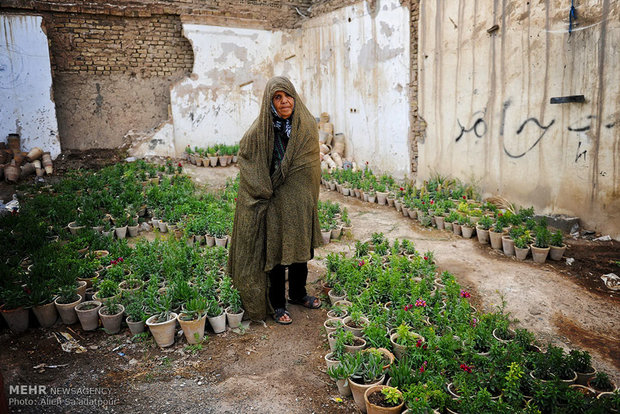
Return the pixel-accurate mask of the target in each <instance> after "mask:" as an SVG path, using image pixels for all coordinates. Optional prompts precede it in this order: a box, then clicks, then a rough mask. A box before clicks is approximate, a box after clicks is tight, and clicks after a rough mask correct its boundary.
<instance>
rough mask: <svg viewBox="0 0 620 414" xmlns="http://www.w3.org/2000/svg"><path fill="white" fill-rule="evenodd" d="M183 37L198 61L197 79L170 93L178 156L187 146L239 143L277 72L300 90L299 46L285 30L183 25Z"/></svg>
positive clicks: (195, 68) (186, 82)
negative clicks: (297, 59) (297, 60)
mask: <svg viewBox="0 0 620 414" xmlns="http://www.w3.org/2000/svg"><path fill="white" fill-rule="evenodd" d="M183 33H184V35H185V36H186V37H187V38H188V39H189V40H190V42H191V44H192V47H193V49H194V55H195V60H194V62H195V63H194V68H193V72H192V75H191V76H190V77H189V78H185V79H184V80H182V81H181V82H179V83H177V84H176V85H175V86H174V87H173V88H172V91H171V102H172V120H173V123H174V138H175V147H176V150H177V154H180V153H182V151H183V150H184V149H185V147H186V146H187V145H190V146H191V147H192V148H193V147H194V146H199V147H206V146H208V145H212V144H216V143H224V144H229V145H230V144H234V143H237V142H239V141H240V140H241V138H242V137H243V134H244V133H245V131H246V130H247V129H248V128H249V126H250V125H251V124H252V122H253V121H254V120H255V119H256V117H257V116H258V111H259V108H260V101H261V98H262V94H263V91H264V88H265V85H266V83H267V81H268V80H269V78H271V77H272V76H274V75H275V74H278V75H285V76H288V77H289V78H290V79H291V80H292V81H293V83H294V84H295V85H296V86H297V87H298V86H299V83H298V79H299V76H298V70H297V67H296V65H295V54H296V53H297V52H296V42H295V41H294V40H293V39H291V38H290V36H288V35H285V34H284V33H283V32H272V31H269V30H262V29H250V28H227V27H218V26H208V25H203V24H184V25H183ZM302 99H303V94H302Z"/></svg>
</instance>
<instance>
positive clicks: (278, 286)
mask: <svg viewBox="0 0 620 414" xmlns="http://www.w3.org/2000/svg"><path fill="white" fill-rule="evenodd" d="M286 267H288V296H289V298H291V299H292V300H300V299H303V298H304V297H305V296H306V295H307V292H306V280H307V279H308V263H307V262H304V263H293V264H291V265H289V266H282V265H277V266H276V267H274V268H273V270H271V272H269V280H270V282H271V286H270V288H269V301H270V302H271V306H273V308H274V309H278V308H285V307H286V279H285V270H286Z"/></svg>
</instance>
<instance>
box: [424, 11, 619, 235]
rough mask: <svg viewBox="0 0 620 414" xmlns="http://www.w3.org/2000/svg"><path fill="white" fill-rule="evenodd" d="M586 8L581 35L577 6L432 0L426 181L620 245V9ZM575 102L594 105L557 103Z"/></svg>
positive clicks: (427, 35) (427, 29)
mask: <svg viewBox="0 0 620 414" xmlns="http://www.w3.org/2000/svg"><path fill="white" fill-rule="evenodd" d="M530 3H531V5H530ZM576 7H577V15H578V20H577V25H576V26H575V29H576V30H575V31H574V32H573V33H572V35H570V36H569V34H568V24H569V21H568V11H569V8H570V4H568V3H567V2H566V1H561V0H545V1H543V2H538V3H536V4H535V5H534V2H529V3H528V2H523V1H517V0H507V1H504V2H497V1H496V2H492V3H490V2H480V1H478V2H472V1H466V0H458V1H450V2H443V1H442V2H439V1H428V0H422V2H421V5H420V23H419V24H420V25H419V27H420V31H419V68H420V69H419V79H420V83H419V85H420V92H419V94H420V95H419V102H420V116H422V117H423V119H424V120H425V121H426V122H427V125H428V126H427V129H426V137H425V140H424V142H422V143H420V145H419V160H418V161H419V178H421V179H426V178H428V177H429V176H431V175H432V174H433V173H441V174H443V175H449V176H453V177H458V178H461V179H462V180H465V181H467V182H470V183H476V184H478V185H479V187H480V189H481V190H482V191H483V192H484V194H485V195H492V194H500V195H502V196H504V197H506V198H507V199H509V200H510V201H511V202H515V203H517V204H521V205H526V206H529V205H534V207H535V208H536V209H537V211H539V212H546V213H559V214H568V215H577V216H579V217H580V218H581V219H582V221H583V223H584V224H585V226H586V227H588V228H592V229H595V230H599V231H601V232H605V234H611V235H612V237H615V238H617V239H620V100H619V99H618V97H620V51H619V49H618V45H619V44H620V2H617V1H613V0H584V1H580V2H579V3H578V4H577V2H576ZM493 24H498V25H499V30H498V31H497V32H495V33H494V34H488V33H487V29H488V28H490V27H491V26H492V25H493ZM567 95H585V99H586V101H585V103H569V104H561V105H552V104H550V98H551V97H557V96H567ZM472 128H473V129H472Z"/></svg>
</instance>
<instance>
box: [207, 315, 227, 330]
mask: <svg viewBox="0 0 620 414" xmlns="http://www.w3.org/2000/svg"><path fill="white" fill-rule="evenodd" d="M208 319H209V323H210V324H211V328H213V332H215V333H216V334H219V333H222V332H224V331H226V313H225V312H222V314H221V315H219V316H214V317H211V316H209V317H208Z"/></svg>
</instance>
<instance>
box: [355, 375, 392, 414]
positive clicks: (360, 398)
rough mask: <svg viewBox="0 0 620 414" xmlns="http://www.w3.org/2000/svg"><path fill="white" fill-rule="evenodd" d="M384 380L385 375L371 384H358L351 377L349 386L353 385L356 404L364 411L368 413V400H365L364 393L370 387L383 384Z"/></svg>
mask: <svg viewBox="0 0 620 414" xmlns="http://www.w3.org/2000/svg"><path fill="white" fill-rule="evenodd" d="M384 380H385V375H383V376H381V378H379V379H378V380H377V381H376V382H373V383H371V384H358V383H356V382H354V381H351V378H349V387H351V393H352V394H353V400H355V404H356V405H357V407H358V408H359V409H360V410H361V411H362V412H363V413H366V401H365V400H364V393H365V392H366V390H367V389H368V388H371V387H374V386H376V385H381V384H383V381H384Z"/></svg>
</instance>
